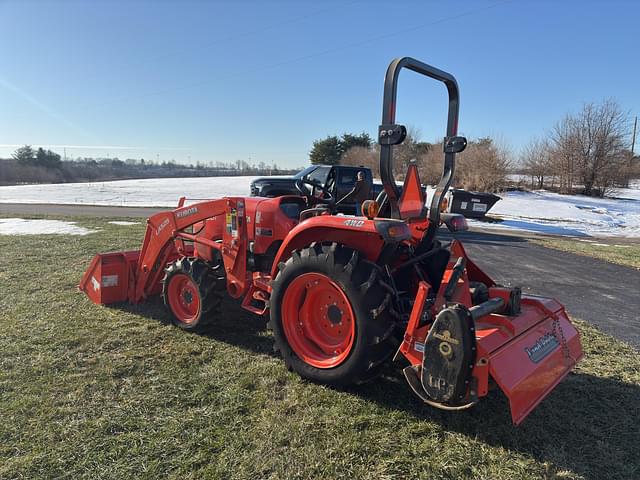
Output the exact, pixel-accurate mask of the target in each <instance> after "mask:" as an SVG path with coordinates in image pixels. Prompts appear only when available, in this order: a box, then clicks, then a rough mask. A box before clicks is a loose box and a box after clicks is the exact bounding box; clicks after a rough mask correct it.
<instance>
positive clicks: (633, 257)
mask: <svg viewBox="0 0 640 480" xmlns="http://www.w3.org/2000/svg"><path fill="white" fill-rule="evenodd" d="M533 241H535V242H536V243H539V244H540V245H543V246H545V247H549V248H555V249H556V250H562V251H564V252H570V253H575V254H577V255H583V256H586V257H593V258H598V259H600V260H605V261H607V262H611V263H617V264H618V265H624V266H626V267H633V268H638V269H640V242H637V243H632V242H628V241H625V242H624V243H622V244H621V243H620V241H619V240H618V241H616V240H615V239H606V240H598V241H594V242H585V241H580V240H574V239H564V238H551V237H537V238H535V239H533Z"/></svg>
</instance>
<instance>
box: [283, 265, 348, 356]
mask: <svg viewBox="0 0 640 480" xmlns="http://www.w3.org/2000/svg"><path fill="white" fill-rule="evenodd" d="M282 325H283V328H284V333H285V335H286V337H287V340H288V342H289V345H290V346H291V348H292V349H293V351H294V352H295V354H296V355H297V356H298V357H299V358H300V359H301V360H303V361H304V362H306V363H308V364H309V365H312V366H314V367H316V368H332V367H337V366H338V365H340V364H341V363H343V362H344V361H345V360H346V359H347V357H348V356H349V354H350V353H351V349H352V347H353V340H354V338H355V316H354V315H353V310H352V308H351V304H350V303H349V299H348V298H347V295H346V294H345V293H344V291H343V290H342V289H341V288H340V287H339V286H338V285H337V284H336V283H335V282H333V280H331V279H330V278H329V277H327V276H326V275H323V274H321V273H305V274H303V275H300V276H298V277H296V278H295V279H294V280H293V281H292V282H291V283H290V284H289V286H288V287H287V290H286V291H285V293H284V297H283V299H282Z"/></svg>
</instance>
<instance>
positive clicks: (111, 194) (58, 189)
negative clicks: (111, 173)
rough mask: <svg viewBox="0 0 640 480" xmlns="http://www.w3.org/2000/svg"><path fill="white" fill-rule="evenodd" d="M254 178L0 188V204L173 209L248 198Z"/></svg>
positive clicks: (121, 181) (163, 179)
mask: <svg viewBox="0 0 640 480" xmlns="http://www.w3.org/2000/svg"><path fill="white" fill-rule="evenodd" d="M254 178H257V177H192V178H149V179H144V180H117V181H113V182H87V183H56V184H47V185H15V186H10V187H0V203H59V204H73V205H75V204H85V205H117V206H123V207H125V206H126V207H175V206H176V205H177V204H178V199H179V198H180V197H183V196H185V197H188V198H193V199H206V198H218V197H224V196H246V195H249V184H250V183H251V181H252V180H253V179H254Z"/></svg>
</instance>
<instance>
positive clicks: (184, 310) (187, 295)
mask: <svg viewBox="0 0 640 480" xmlns="http://www.w3.org/2000/svg"><path fill="white" fill-rule="evenodd" d="M169 305H170V307H171V311H172V312H173V313H174V315H175V316H176V317H177V319H178V320H179V321H180V322H182V323H185V324H187V325H189V324H192V323H193V322H195V320H196V319H197V318H198V315H199V314H200V292H199V291H198V286H197V285H196V284H195V282H194V281H193V280H192V279H191V277H189V276H188V275H185V274H184V273H178V274H176V275H174V276H173V277H172V278H171V281H170V282H169Z"/></svg>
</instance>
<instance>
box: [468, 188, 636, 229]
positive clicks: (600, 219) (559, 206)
mask: <svg viewBox="0 0 640 480" xmlns="http://www.w3.org/2000/svg"><path fill="white" fill-rule="evenodd" d="M637 186H638V187H640V185H637ZM616 197H617V198H591V197H585V196H582V195H559V194H557V193H552V192H547V191H544V190H539V191H535V192H508V193H506V194H504V195H502V200H500V201H499V202H498V203H496V205H495V206H494V207H493V208H492V209H491V211H490V212H489V215H490V216H491V217H495V218H498V219H501V220H502V222H496V223H487V222H478V221H470V224H472V225H481V226H482V227H484V228H510V229H516V230H527V231H532V232H540V233H548V234H554V235H572V236H594V237H602V236H620V237H636V238H637V237H640V188H628V189H620V190H619V191H618V192H617V193H616Z"/></svg>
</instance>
